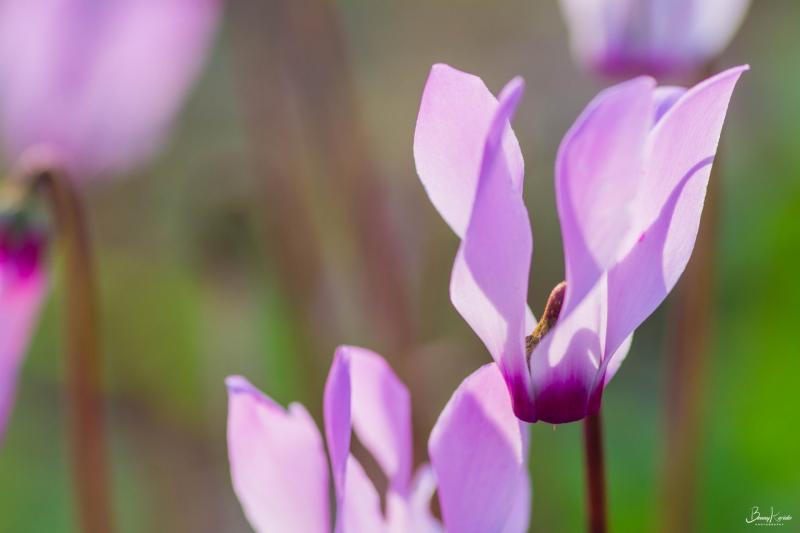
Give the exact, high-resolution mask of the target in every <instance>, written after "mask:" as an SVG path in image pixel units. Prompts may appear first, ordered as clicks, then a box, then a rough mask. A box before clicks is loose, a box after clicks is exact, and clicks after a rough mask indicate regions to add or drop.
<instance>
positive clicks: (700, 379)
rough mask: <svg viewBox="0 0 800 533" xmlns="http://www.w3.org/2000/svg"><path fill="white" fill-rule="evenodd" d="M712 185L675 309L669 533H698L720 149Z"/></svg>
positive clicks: (667, 495)
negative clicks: (699, 469)
mask: <svg viewBox="0 0 800 533" xmlns="http://www.w3.org/2000/svg"><path fill="white" fill-rule="evenodd" d="M717 154H718V155H717V157H716V160H715V162H714V166H713V167H712V175H711V179H710V180H709V183H708V191H707V193H706V202H705V208H704V214H703V218H702V221H701V223H700V229H699V232H698V235H697V242H696V244H695V247H694V254H693V256H692V259H691V260H690V261H689V264H688V265H687V267H686V271H685V272H684V274H683V279H682V280H681V282H680V284H679V285H678V290H677V294H676V299H675V304H674V307H673V309H672V330H673V334H672V336H671V338H672V342H673V345H672V353H671V354H670V359H669V369H668V373H667V376H668V380H669V381H668V383H667V390H666V394H667V398H666V407H667V413H666V424H667V430H666V449H665V454H666V455H665V458H664V489H663V490H664V517H663V531H692V530H693V525H694V523H695V505H694V502H695V501H696V494H695V492H696V482H697V464H698V463H697V455H698V452H699V447H700V441H701V430H702V413H703V403H704V391H705V389H706V386H707V383H708V367H709V362H710V358H711V354H710V351H709V345H710V341H711V329H712V310H713V300H714V298H713V296H714V294H713V291H714V271H715V265H714V255H715V253H716V249H717V226H718V219H719V213H718V211H719V202H720V193H721V188H720V185H721V184H720V183H718V182H719V181H720V178H721V176H720V174H721V172H720V162H719V159H720V158H719V149H718V150H717Z"/></svg>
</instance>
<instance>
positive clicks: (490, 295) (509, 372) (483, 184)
mask: <svg viewBox="0 0 800 533" xmlns="http://www.w3.org/2000/svg"><path fill="white" fill-rule="evenodd" d="M523 88H524V85H523V83H522V81H521V80H519V79H517V80H512V81H511V82H510V83H509V84H508V85H507V86H506V88H505V89H503V92H502V93H501V95H500V98H499V101H500V104H499V106H498V109H497V113H496V115H495V117H494V119H493V122H492V127H491V128H490V129H489V131H488V133H487V135H486V140H485V143H484V149H483V161H482V163H481V168H480V174H479V183H478V188H477V192H476V195H475V201H474V205H473V209H472V216H471V218H470V222H469V226H468V227H467V231H466V233H465V235H464V239H463V240H462V242H461V247H460V248H459V250H458V254H457V256H456V262H455V265H454V267H453V275H452V277H451V281H450V298H451V300H452V302H453V305H454V306H455V308H456V309H457V310H458V312H459V313H461V316H463V317H464V319H465V320H466V321H467V323H469V325H470V326H471V327H472V329H473V330H475V332H476V333H477V334H478V336H479V337H480V338H481V340H482V341H483V343H484V344H485V345H486V348H487V349H488V350H489V353H490V354H491V356H492V358H493V359H494V360H495V361H496V362H497V364H498V366H499V368H500V370H501V372H502V373H503V375H504V376H505V378H506V379H507V380H508V381H509V383H510V384H512V383H513V386H512V398H513V402H514V410H515V411H516V412H517V414H518V415H519V416H521V417H524V416H526V415H525V413H526V412H528V411H529V409H530V405H529V404H530V398H529V393H528V391H529V377H528V371H527V365H526V362H525V344H524V339H525V335H526V333H527V332H526V331H525V326H526V323H527V316H526V315H527V311H526V305H527V304H526V295H527V291H528V275H529V270H530V260H531V253H532V249H533V239H532V236H531V229H530V220H529V219H528V211H527V209H526V208H525V204H524V202H523V199H522V191H521V190H520V189H518V188H516V186H515V184H514V182H513V179H512V177H511V172H510V169H509V168H508V166H507V164H506V163H507V160H506V158H504V157H503V155H502V153H501V150H500V146H501V144H500V139H501V136H502V134H503V131H504V128H505V127H506V124H507V122H508V121H509V120H510V119H511V117H512V116H513V114H514V111H515V109H516V106H517V104H518V103H519V100H520V98H521V97H522V92H523Z"/></svg>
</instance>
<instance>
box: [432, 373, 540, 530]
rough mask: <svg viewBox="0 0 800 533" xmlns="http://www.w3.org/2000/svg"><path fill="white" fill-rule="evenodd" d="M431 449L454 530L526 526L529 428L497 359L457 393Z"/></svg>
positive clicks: (439, 422) (449, 526)
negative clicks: (513, 402) (515, 408)
mask: <svg viewBox="0 0 800 533" xmlns="http://www.w3.org/2000/svg"><path fill="white" fill-rule="evenodd" d="M477 443H480V445H478V444H477ZM428 453H429V454H430V457H431V465H432V467H433V470H434V472H435V473H436V477H437V479H438V481H439V501H440V502H441V506H442V516H443V518H444V522H445V524H446V525H447V531H448V532H449V533H462V532H464V533H466V532H476V533H477V532H481V531H509V532H510V531H525V530H527V526H528V522H529V517H530V500H529V499H528V496H529V493H528V492H527V490H524V491H523V490H521V489H520V487H521V486H522V485H524V486H525V487H528V486H529V485H530V482H529V479H528V471H527V468H526V466H525V462H526V460H525V457H526V456H527V428H526V427H524V426H523V425H522V424H521V423H520V421H519V420H517V419H516V418H515V417H514V414H513V411H512V409H511V398H510V396H509V394H508V390H507V389H506V386H505V384H504V383H503V379H502V377H501V375H500V374H499V373H498V372H497V368H496V366H495V365H494V364H489V365H485V366H483V367H482V368H480V369H478V370H477V371H476V372H474V373H473V374H472V375H471V376H469V377H468V378H467V379H465V380H464V382H463V383H462V384H461V385H460V386H459V388H458V389H457V390H456V392H455V394H453V397H452V398H451V399H450V401H449V402H448V403H447V406H445V408H444V410H443V411H442V414H441V415H440V416H439V419H438V420H437V421H436V425H435V426H434V428H433V431H432V432H431V438H430V440H429V442H428ZM506 526H508V527H506Z"/></svg>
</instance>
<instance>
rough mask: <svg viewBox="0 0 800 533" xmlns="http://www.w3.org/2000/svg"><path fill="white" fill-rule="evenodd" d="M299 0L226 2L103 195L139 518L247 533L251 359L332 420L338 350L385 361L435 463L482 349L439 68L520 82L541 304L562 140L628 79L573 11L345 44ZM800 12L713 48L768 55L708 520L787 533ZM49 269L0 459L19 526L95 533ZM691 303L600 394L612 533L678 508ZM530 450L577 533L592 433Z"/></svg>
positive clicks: (556, 507) (119, 410)
mask: <svg viewBox="0 0 800 533" xmlns="http://www.w3.org/2000/svg"><path fill="white" fill-rule="evenodd" d="M282 4H283V3H282V2H262V1H260V0H239V1H237V2H231V3H230V4H229V6H228V9H227V10H226V16H225V19H224V21H223V24H222V27H221V30H220V32H219V35H218V38H217V42H216V45H215V47H214V48H213V51H212V54H211V57H210V61H209V64H208V67H207V69H206V71H205V74H204V75H203V77H202V79H201V80H200V82H199V83H198V84H197V86H196V87H195V90H194V91H193V93H192V96H191V98H190V99H189V102H188V104H187V105H186V107H185V109H184V111H183V113H182V114H181V116H180V119H179V121H178V124H177V126H176V128H175V131H174V135H173V136H172V138H171V141H170V142H169V144H168V145H167V147H166V148H165V149H164V150H163V152H162V153H161V155H160V156H159V157H158V158H157V159H156V160H155V161H153V162H152V163H151V164H149V165H148V166H147V167H145V168H143V169H141V170H140V171H138V172H137V173H136V175H131V176H127V177H125V178H124V179H120V180H118V181H116V182H111V183H105V184H100V185H99V186H97V187H95V188H93V189H91V190H90V191H88V193H89V205H90V211H91V212H90V215H91V223H92V229H93V237H94V239H95V243H96V247H97V257H96V259H97V263H98V267H99V272H100V275H101V292H102V302H101V303H102V314H103V326H104V329H103V346H104V353H105V356H106V377H107V379H106V381H107V388H106V398H107V402H108V420H109V431H110V433H111V441H112V445H113V453H112V456H113V485H114V490H115V494H114V501H115V505H116V512H117V515H118V524H119V528H120V531H123V532H140V531H169V532H175V531H192V532H220V531H225V532H237V531H248V530H249V529H248V526H247V524H246V522H245V521H244V517H243V515H242V513H241V511H240V509H239V506H238V503H237V501H236V499H235V497H234V494H233V492H232V490H231V486H230V480H229V476H228V467H227V458H226V447H225V415H226V394H225V388H224V385H223V379H224V377H225V376H226V375H229V374H233V373H238V374H245V375H247V376H248V377H249V378H250V379H251V380H252V381H253V382H254V383H255V384H257V385H258V386H260V387H261V388H262V389H263V390H264V391H265V392H267V393H268V394H270V395H272V396H273V397H274V398H276V399H277V400H279V401H281V402H284V403H285V402H289V401H293V400H298V401H302V402H303V403H305V404H306V405H307V406H308V407H309V409H310V410H311V412H312V413H313V414H314V416H315V417H316V418H317V420H318V421H319V420H320V411H321V393H322V383H323V381H324V378H325V375H326V373H327V369H328V366H329V364H330V362H331V358H332V354H333V350H334V348H335V347H336V345H337V344H342V343H350V344H358V345H363V346H367V347H370V348H373V349H376V350H377V351H380V352H381V353H383V354H384V355H385V356H386V357H387V358H388V359H389V360H390V361H391V363H392V365H393V366H394V368H395V369H396V370H397V372H398V373H399V374H400V376H401V377H402V378H403V379H404V381H405V382H406V383H407V384H408V386H409V388H410V389H411V392H412V397H413V409H414V419H415V420H414V422H415V439H416V441H417V443H416V448H417V456H416V458H415V459H416V461H417V462H421V461H423V460H425V443H426V440H427V434H428V432H429V430H430V428H431V427H432V426H433V423H434V422H435V420H436V417H437V415H438V413H439V411H440V410H441V408H442V407H443V406H444V404H445V403H446V401H447V399H448V398H449V396H450V394H451V393H452V391H453V390H454V389H455V387H456V386H457V384H458V383H459V382H460V381H461V380H462V379H463V378H464V377H465V376H466V375H468V374H469V373H470V372H471V371H472V370H473V369H475V368H476V367H477V366H478V365H479V364H481V363H483V362H486V361H487V360H488V355H487V354H486V353H485V350H484V349H483V347H482V345H481V344H480V342H479V340H478V339H477V337H476V336H475V335H474V334H473V333H472V332H471V330H470V329H469V328H468V327H467V325H466V324H465V323H464V322H463V321H462V320H461V318H460V317H459V316H458V315H457V313H456V312H455V310H454V309H453V308H452V307H451V305H450V303H449V299H448V291H447V288H448V280H449V273H450V268H451V264H452V260H453V256H454V253H455V250H456V247H457V240H456V237H455V236H454V235H453V234H452V233H451V231H450V230H449V228H448V227H447V226H446V225H445V224H444V222H443V221H442V220H441V219H440V218H439V216H438V214H437V213H436V212H435V211H434V209H433V208H432V206H431V205H430V204H429V202H428V200H427V197H426V196H425V193H424V191H423V189H422V186H421V185H420V183H419V181H418V179H417V177H416V174H415V170H414V161H413V156H412V140H413V132H414V124H415V120H416V115H417V109H418V105H419V99H420V96H421V92H422V88H423V85H424V82H425V79H426V76H427V73H428V69H429V68H430V66H431V64H433V63H435V62H447V63H450V64H451V65H453V66H456V67H458V68H460V69H462V70H467V71H470V72H474V73H477V74H479V75H480V76H482V77H483V78H484V80H485V81H486V83H487V85H488V86H489V87H490V89H492V90H493V91H498V90H499V89H500V88H501V87H502V85H503V84H504V83H505V82H506V81H507V80H508V79H510V78H511V77H512V76H514V75H516V74H521V75H522V76H523V77H524V78H525V79H526V81H527V84H528V89H527V93H526V96H525V98H524V100H523V103H522V105H521V107H520V111H519V113H518V115H517V119H516V121H515V124H514V128H515V131H516V133H517V136H518V138H519V140H520V144H521V146H522V150H523V153H524V156H525V159H526V167H527V169H526V170H527V172H526V191H525V194H526V200H527V205H528V208H529V210H530V213H531V218H532V221H533V226H534V240H535V250H534V261H533V270H532V278H531V289H530V301H531V304H532V307H533V308H534V310H537V312H538V310H540V309H541V307H542V306H543V304H544V301H545V298H546V296H547V294H548V293H549V291H550V289H551V288H552V287H553V286H554V285H555V284H556V283H557V282H559V281H560V280H561V279H562V278H563V258H562V252H561V237H560V231H559V226H558V219H557V215H556V211H555V202H554V192H553V163H554V158H555V152H556V150H557V147H558V144H559V142H560V140H561V137H562V135H563V134H564V132H565V131H566V130H567V128H568V127H569V126H570V124H571V123H572V121H573V120H574V119H575V118H576V117H577V115H578V113H579V112H580V111H581V109H582V108H583V106H584V105H585V104H586V103H587V102H588V101H589V99H590V98H591V97H592V96H593V95H594V94H595V93H596V92H597V91H598V90H599V89H600V88H602V87H603V86H604V85H607V84H610V83H611V81H603V80H597V79H595V78H593V77H591V76H589V75H587V74H585V73H582V72H581V71H580V69H579V68H578V67H576V65H575V63H574V62H573V61H572V58H571V56H570V54H569V50H568V45H567V34H566V29H565V27H564V24H563V21H562V19H561V16H560V13H559V11H558V6H557V3H556V2H554V1H548V2H532V1H523V0H504V1H503V2H479V1H475V0H463V1H454V2H426V1H422V0H406V1H404V2H367V1H362V0H340V1H338V2H337V3H336V4H335V6H334V9H335V12H334V15H335V20H336V21H337V23H338V31H339V33H338V36H337V35H333V37H334V41H336V39H339V42H340V43H341V44H342V49H343V51H344V53H343V54H339V53H337V47H336V46H330V45H329V42H328V39H329V38H331V37H332V35H331V34H330V33H329V30H330V25H328V24H326V21H325V18H324V17H320V16H319V13H317V12H315V10H314V9H312V8H309V9H308V10H306V11H305V12H304V10H303V9H300V10H299V13H300V14H299V15H298V14H297V13H295V14H294V15H293V16H294V17H295V18H294V19H292V20H293V22H292V24H293V25H285V24H281V23H279V22H278V21H281V20H283V19H282V18H281V17H283V16H286V13H284V12H283V11H282V10H283V9H284V7H285V6H284V7H281V5H282ZM301 4H303V3H301ZM304 4H308V5H312V4H315V3H314V2H305V3H304ZM798 28H800V3H798V2H796V1H795V0H769V1H766V0H760V1H759V0H756V1H755V2H754V5H753V7H752V9H751V11H750V14H749V16H748V17H747V19H746V21H745V23H744V26H743V27H742V29H741V31H740V32H739V34H738V35H737V37H736V38H735V40H734V42H733V44H732V46H731V47H729V48H728V50H727V51H726V52H725V54H724V55H723V57H722V58H720V60H719V63H718V66H719V68H720V69H721V68H723V67H727V66H732V65H735V64H741V63H750V64H751V66H752V70H751V71H750V72H749V73H747V74H746V75H745V76H744V77H743V78H742V80H741V82H740V84H739V86H738V87H737V89H736V92H735V95H734V99H733V102H732V104H731V108H730V111H729V114H728V118H727V122H726V127H725V129H724V132H723V144H724V146H723V151H722V155H721V158H720V159H719V160H718V165H719V170H720V171H721V172H720V173H717V174H716V176H715V178H714V179H718V180H719V182H720V184H719V185H720V187H719V189H720V192H721V200H722V203H721V209H720V217H721V219H720V232H721V233H720V246H719V248H718V249H717V250H716V252H715V253H716V261H717V266H718V268H717V276H716V279H715V283H714V289H715V299H714V302H715V303H714V313H713V317H712V318H713V324H714V334H713V341H712V347H713V350H712V353H711V362H710V369H709V372H708V375H709V381H708V386H707V387H706V388H705V390H704V398H703V400H704V401H703V402H702V403H701V404H698V405H697V406H696V409H698V410H700V411H701V413H702V414H701V420H702V422H703V423H702V431H701V437H702V440H701V447H700V452H699V453H700V457H699V460H698V468H697V471H696V477H697V490H698V492H697V502H698V505H697V513H698V514H697V520H696V523H697V529H698V530H699V531H726V532H727V531H739V530H746V525H745V524H744V518H745V516H747V515H748V513H749V511H750V508H751V506H753V505H759V506H761V507H763V508H767V509H768V508H769V507H770V506H774V507H775V508H776V510H777V509H780V510H782V511H784V512H787V513H790V514H794V515H795V516H796V518H795V520H794V521H793V522H790V523H789V524H788V525H787V526H785V529H787V530H792V529H793V528H797V529H800V454H798V451H800V424H798V422H800V418H799V416H798V407H800V401H799V399H800V397H799V394H800V393H798V391H800V357H799V356H800V349H799V348H798V344H799V343H798V319H800V311H798V301H800V276H798V266H797V261H798V259H800V253H799V252H798V249H800V222H798V216H799V215H800V64H798V58H800V31H798ZM297 30H302V31H297ZM53 260H54V263H55V266H56V267H57V263H58V259H57V256H55V255H54V256H53ZM56 270H57V268H56ZM54 285H55V286H54V291H53V294H52V295H51V297H50V302H49V304H48V306H47V308H46V311H45V313H44V317H43V320H42V321H41V323H40V326H39V328H38V333H37V335H36V338H35V341H34V343H33V346H32V348H31V349H30V351H29V354H28V357H27V361H26V363H25V367H24V371H23V374H22V377H21V383H20V387H19V397H18V401H17V408H16V410H15V412H14V414H13V418H12V420H11V423H10V426H9V428H8V431H7V437H6V441H5V443H4V444H3V449H2V452H0V530H2V531H9V532H18V531H26V532H53V531H71V530H73V528H74V523H75V520H74V518H75V517H74V510H73V508H72V485H71V469H70V464H69V456H68V442H67V439H66V424H65V421H64V405H63V403H64V392H63V388H64V382H63V369H62V361H61V358H60V350H59V346H60V342H61V341H60V335H61V333H60V330H59V321H58V310H59V309H58V306H57V305H55V304H56V303H57V300H58V297H59V282H58V280H57V279H56V281H55V283H54ZM672 300H674V299H672V298H671V299H669V300H668V301H667V303H666V305H664V306H662V308H661V309H660V310H659V311H658V312H657V313H656V314H655V315H654V316H653V317H652V318H651V319H650V320H648V321H647V323H646V324H645V325H644V326H643V327H642V328H640V329H639V331H638V334H637V336H636V339H635V342H634V345H633V348H632V351H631V354H630V355H629V357H628V360H627V362H626V363H625V365H623V368H622V370H621V371H620V373H619V374H618V375H617V377H616V378H615V380H614V382H613V383H612V385H611V386H610V388H609V389H608V390H607V392H606V395H605V401H604V416H605V422H606V427H605V430H606V434H605V437H606V450H607V461H608V464H607V468H608V480H609V487H610V493H609V498H610V515H611V525H612V529H614V530H615V531H650V530H657V529H658V524H659V523H660V521H661V520H662V518H663V511H662V510H661V502H662V501H663V498H662V480H663V457H664V453H665V449H664V448H665V445H664V442H665V433H666V431H667V428H666V425H665V416H664V413H665V406H664V401H665V397H666V393H665V376H666V368H667V362H668V357H669V352H670V342H671V341H672V340H673V339H672V338H671V335H670V331H671V329H670V328H671V322H672V320H673V318H672V315H671V309H670V308H671V306H670V303H671V302H672ZM531 443H532V445H531V448H532V449H531V454H532V455H531V465H532V470H533V480H534V481H533V482H534V500H533V524H532V530H533V531H540V532H549V531H580V530H581V529H582V528H583V523H584V511H583V497H584V487H583V473H582V464H583V463H582V455H581V445H580V426H579V425H577V424H569V425H562V426H558V427H553V426H549V425H544V424H536V425H535V426H534V427H533V428H532V440H531Z"/></svg>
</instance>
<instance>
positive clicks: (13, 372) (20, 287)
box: [0, 267, 47, 443]
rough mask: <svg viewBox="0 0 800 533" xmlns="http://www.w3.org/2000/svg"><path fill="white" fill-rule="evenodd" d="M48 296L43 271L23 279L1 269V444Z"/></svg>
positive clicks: (5, 269)
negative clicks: (26, 357) (20, 375)
mask: <svg viewBox="0 0 800 533" xmlns="http://www.w3.org/2000/svg"><path fill="white" fill-rule="evenodd" d="M46 293H47V279H46V277H45V275H44V273H43V272H41V271H38V270H37V271H35V272H32V273H30V274H28V275H26V276H25V277H24V278H22V279H20V278H19V276H18V275H17V274H16V273H10V272H8V271H7V268H4V267H0V443H2V440H3V436H4V434H5V428H6V424H7V423H8V419H9V416H10V414H11V409H12V407H13V404H14V396H15V392H16V388H17V386H16V385H17V374H18V373H19V369H20V365H21V363H22V358H23V356H24V355H25V351H26V350H27V348H28V342H29V340H30V337H31V333H32V331H33V328H34V326H35V324H36V319H37V317H38V315H39V309H40V308H41V305H42V301H43V300H44V296H45V294H46Z"/></svg>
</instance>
